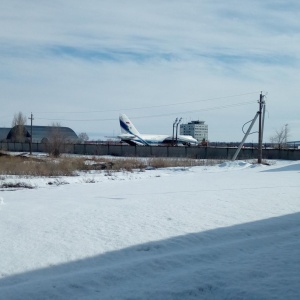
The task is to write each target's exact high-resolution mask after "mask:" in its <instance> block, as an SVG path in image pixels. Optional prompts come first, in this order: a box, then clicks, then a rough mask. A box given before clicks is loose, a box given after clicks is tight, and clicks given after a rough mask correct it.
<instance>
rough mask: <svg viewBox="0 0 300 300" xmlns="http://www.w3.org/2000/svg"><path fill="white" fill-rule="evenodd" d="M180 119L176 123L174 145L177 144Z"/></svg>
mask: <svg viewBox="0 0 300 300" xmlns="http://www.w3.org/2000/svg"><path fill="white" fill-rule="evenodd" d="M181 120H182V118H180V119H179V120H178V122H177V123H176V145H177V144H178V125H179V123H180V122H181Z"/></svg>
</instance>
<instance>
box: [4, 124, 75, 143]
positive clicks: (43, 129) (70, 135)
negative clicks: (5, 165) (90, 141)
mask: <svg viewBox="0 0 300 300" xmlns="http://www.w3.org/2000/svg"><path fill="white" fill-rule="evenodd" d="M15 127H16V126H15ZM15 127H13V128H9V133H8V134H7V139H8V140H9V139H11V138H12V136H13V130H14V128H15ZM24 128H25V132H24V136H25V137H27V138H28V137H30V136H31V126H30V125H25V126H24ZM54 132H55V134H56V133H58V134H60V135H61V136H62V137H63V138H64V139H65V140H66V141H69V142H77V141H78V136H77V134H76V133H75V132H74V130H72V129H71V128H69V127H54V126H32V142H33V143H40V142H42V141H45V140H46V139H48V138H49V137H51V135H53V134H54Z"/></svg>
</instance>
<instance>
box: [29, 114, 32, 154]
mask: <svg viewBox="0 0 300 300" xmlns="http://www.w3.org/2000/svg"><path fill="white" fill-rule="evenodd" d="M29 119H30V155H32V120H33V115H32V113H31V114H30V118H29Z"/></svg>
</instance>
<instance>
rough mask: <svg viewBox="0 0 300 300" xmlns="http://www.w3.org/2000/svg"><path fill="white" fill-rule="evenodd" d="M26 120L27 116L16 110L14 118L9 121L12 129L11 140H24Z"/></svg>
mask: <svg viewBox="0 0 300 300" xmlns="http://www.w3.org/2000/svg"><path fill="white" fill-rule="evenodd" d="M26 122H27V117H26V116H25V115H24V114H23V113H22V112H18V113H16V114H15V115H14V118H13V120H12V122H11V127H12V128H13V131H12V140H14V141H15V142H24V141H25V139H26V130H25V127H24V126H25V125H26Z"/></svg>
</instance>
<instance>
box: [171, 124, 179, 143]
mask: <svg viewBox="0 0 300 300" xmlns="http://www.w3.org/2000/svg"><path fill="white" fill-rule="evenodd" d="M177 120H178V118H176V119H175V121H174V123H173V134H172V146H174V131H175V125H176V123H177Z"/></svg>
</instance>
